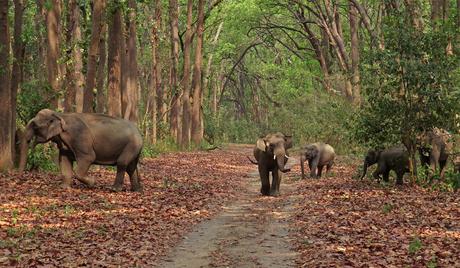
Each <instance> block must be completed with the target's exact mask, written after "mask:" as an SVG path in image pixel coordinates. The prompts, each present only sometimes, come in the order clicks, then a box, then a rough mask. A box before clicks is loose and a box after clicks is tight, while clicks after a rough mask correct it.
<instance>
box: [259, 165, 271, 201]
mask: <svg viewBox="0 0 460 268" xmlns="http://www.w3.org/2000/svg"><path fill="white" fill-rule="evenodd" d="M259 175H260V182H261V183H262V187H261V188H260V193H261V194H263V195H269V194H270V179H269V176H270V174H269V172H268V170H266V169H264V168H260V167H259Z"/></svg>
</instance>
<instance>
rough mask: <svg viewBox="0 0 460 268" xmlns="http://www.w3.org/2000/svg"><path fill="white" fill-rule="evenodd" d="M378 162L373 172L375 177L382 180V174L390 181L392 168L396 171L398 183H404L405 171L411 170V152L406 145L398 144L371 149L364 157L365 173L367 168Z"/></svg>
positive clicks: (384, 178)
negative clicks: (385, 147) (381, 148)
mask: <svg viewBox="0 0 460 268" xmlns="http://www.w3.org/2000/svg"><path fill="white" fill-rule="evenodd" d="M375 163H377V169H376V170H375V171H374V173H373V174H372V175H373V177H374V178H375V179H376V180H377V181H380V175H383V180H384V181H385V182H388V177H389V174H390V171H391V170H394V171H395V172H396V184H399V185H401V184H403V176H404V173H406V172H409V153H408V152H407V150H406V148H405V147H404V146H396V147H392V148H388V149H384V150H369V151H368V152H367V155H366V157H365V159H364V167H363V175H362V176H361V178H360V179H363V178H364V176H366V172H367V168H368V167H370V166H372V165H373V164H375Z"/></svg>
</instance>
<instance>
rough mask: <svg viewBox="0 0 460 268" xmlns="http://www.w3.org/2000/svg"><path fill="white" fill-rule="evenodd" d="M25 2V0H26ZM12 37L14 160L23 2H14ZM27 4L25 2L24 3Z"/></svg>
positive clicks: (22, 57)
mask: <svg viewBox="0 0 460 268" xmlns="http://www.w3.org/2000/svg"><path fill="white" fill-rule="evenodd" d="M26 1H27V0H26ZM13 3H14V36H13V42H14V43H13V57H14V60H13V71H12V76H11V111H12V112H11V130H12V131H13V132H12V136H11V150H12V151H11V154H12V157H13V159H15V154H16V152H15V151H14V148H15V144H16V141H15V135H14V134H15V131H16V102H17V94H18V90H19V85H20V84H21V83H22V78H23V75H22V69H23V67H22V66H23V60H24V44H23V42H22V36H21V35H22V23H23V14H24V8H25V7H24V6H25V5H24V4H25V3H24V0H14V1H13ZM26 3H27V2H26Z"/></svg>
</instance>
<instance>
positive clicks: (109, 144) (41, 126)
mask: <svg viewBox="0 0 460 268" xmlns="http://www.w3.org/2000/svg"><path fill="white" fill-rule="evenodd" d="M33 138H35V141H34V146H35V144H37V143H46V142H49V141H52V142H54V143H56V145H57V147H58V149H59V166H60V169H61V173H62V176H63V177H64V179H63V182H62V185H61V186H62V187H63V188H69V187H70V185H71V183H72V176H73V162H74V161H75V162H76V163H77V168H76V171H75V175H76V178H77V179H78V180H79V181H81V182H83V183H85V184H87V185H89V186H93V185H94V179H92V178H89V177H87V176H86V174H87V172H88V169H89V167H90V165H91V164H97V165H109V166H117V175H116V179H115V182H114V184H113V187H112V189H113V190H114V191H120V190H121V189H122V186H123V180H124V175H125V172H127V173H128V175H129V177H130V181H131V190H133V191H142V186H141V184H140V181H139V174H138V170H137V163H138V161H139V156H140V154H141V150H142V136H141V134H140V133H139V130H138V128H137V127H136V125H134V124H133V123H132V122H130V121H127V120H124V119H119V118H114V117H111V116H108V115H103V114H93V113H57V112H54V111H51V110H49V109H44V110H41V111H40V112H38V113H37V115H36V116H35V117H34V118H33V119H32V120H30V121H29V123H28V124H27V126H26V129H25V133H24V135H23V138H22V141H21V150H20V162H19V169H20V170H21V171H22V170H24V168H25V166H26V159H27V151H28V147H29V143H30V142H31V140H32V139H33Z"/></svg>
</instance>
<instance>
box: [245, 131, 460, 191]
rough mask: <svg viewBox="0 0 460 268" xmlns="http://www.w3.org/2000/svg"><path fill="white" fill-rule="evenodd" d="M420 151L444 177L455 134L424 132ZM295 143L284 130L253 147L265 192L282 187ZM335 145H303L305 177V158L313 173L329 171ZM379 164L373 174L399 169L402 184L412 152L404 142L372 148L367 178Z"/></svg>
mask: <svg viewBox="0 0 460 268" xmlns="http://www.w3.org/2000/svg"><path fill="white" fill-rule="evenodd" d="M417 140H418V143H419V146H418V150H419V154H420V162H421V164H422V165H423V166H427V167H429V170H431V171H435V170H437V168H439V170H440V176H441V178H443V177H444V173H445V167H446V163H447V160H448V158H449V156H451V155H452V151H453V142H452V135H450V134H449V133H448V132H447V131H445V130H443V129H439V128H433V129H432V130H430V131H426V132H424V133H422V135H420V136H419V137H417ZM291 147H292V136H288V135H285V134H283V133H280V132H278V133H273V134H268V135H267V136H265V137H261V138H259V139H258V140H257V143H256V146H255V147H254V157H255V158H256V161H252V160H251V159H250V161H251V162H252V163H253V164H257V165H258V169H259V175H260V180H261V183H262V187H261V190H260V192H261V193H262V195H271V196H277V195H279V187H280V182H281V178H282V176H283V173H286V172H287V171H289V170H290V169H289V168H287V167H286V163H287V160H288V159H289V156H288V153H287V150H288V149H289V148H291ZM335 156H336V154H335V152H334V148H332V146H330V145H329V144H325V143H322V142H317V143H312V144H308V145H306V146H304V147H302V148H301V151H300V166H301V173H302V179H304V178H305V172H304V162H305V161H308V166H309V168H310V177H311V178H317V177H321V173H322V170H323V167H326V172H329V170H330V169H331V167H332V165H333V164H334V159H335ZM374 164H377V168H376V170H375V171H374V173H373V177H374V178H375V179H376V180H377V181H380V179H381V176H383V180H384V181H385V182H388V180H389V174H390V171H391V170H393V171H394V172H395V173H396V184H398V185H401V184H403V176H404V174H405V173H407V172H409V171H410V168H409V167H410V161H409V153H408V151H407V150H406V148H405V147H404V146H403V145H400V146H395V147H391V148H387V149H380V150H369V151H368V153H367V155H366V156H365V159H364V166H363V174H362V175H361V179H362V178H364V176H365V175H366V172H367V168H368V167H369V166H371V165H374ZM453 164H454V171H455V172H457V173H460V156H457V157H455V158H454V159H453ZM270 172H271V173H272V178H273V179H272V185H271V186H270V180H269V173H270Z"/></svg>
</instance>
